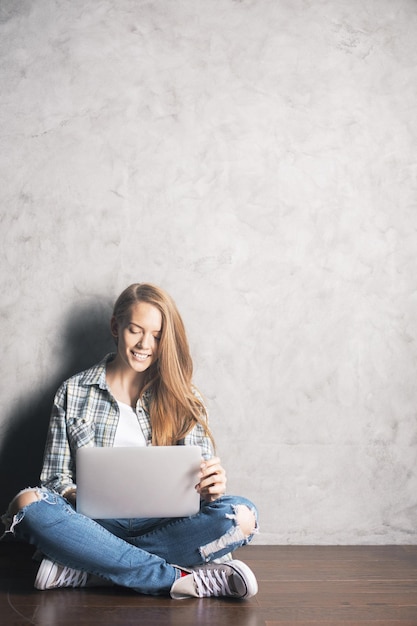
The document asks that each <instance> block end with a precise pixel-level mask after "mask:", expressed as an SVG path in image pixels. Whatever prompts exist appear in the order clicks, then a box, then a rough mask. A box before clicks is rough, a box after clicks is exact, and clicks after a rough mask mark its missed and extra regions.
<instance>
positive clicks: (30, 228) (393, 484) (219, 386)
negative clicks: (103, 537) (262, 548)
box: [0, 0, 417, 544]
mask: <svg viewBox="0 0 417 626" xmlns="http://www.w3.org/2000/svg"><path fill="white" fill-rule="evenodd" d="M0 85H1V91H0V136H1V145H0V186H1V189H0V198H1V204H0V217H1V236H2V240H1V241H2V245H1V250H0V255H1V265H0V281H1V317H0V330H1V345H2V354H1V356H2V358H1V378H0V380H1V391H0V404H1V407H0V480H1V498H2V505H3V506H4V505H5V504H6V503H7V501H8V500H9V499H10V497H11V496H12V495H13V493H14V492H15V491H16V490H17V489H19V488H21V487H25V486H26V485H28V484H33V483H35V482H36V480H37V477H38V473H39V469H40V464H41V459H42V450H43V444H44V437H45V432H46V427H47V422H48V417H49V407H50V403H51V401H52V396H53V393H54V391H55V389H56V387H57V386H58V384H59V383H60V382H61V381H62V380H63V379H64V378H66V377H67V376H68V375H70V374H72V373H75V372H76V371H79V370H80V369H83V368H84V367H87V366H89V365H91V364H93V363H94V362H96V361H97V360H98V359H99V358H101V356H103V355H104V354H105V353H106V352H107V351H108V350H111V349H112V342H111V340H110V334H109V332H108V320H109V317H110V312H111V304H112V302H113V300H114V298H115V297H116V296H117V295H118V294H119V292H120V291H121V290H122V289H123V288H124V287H125V286H127V285H128V284H130V283H131V282H136V281H152V282H155V283H157V284H159V285H161V286H162V287H164V288H165V289H167V290H168V291H169V292H170V293H171V294H172V295H173V296H174V298H175V300H176V301H177V304H178V306H179V308H180V310H181V311H182V313H183V317H184V320H185V323H186V325H187V328H188V333H189V340H190V344H191V347H192V352H193V356H194V361H195V382H196V384H197V385H198V386H199V388H200V389H201V391H202V392H203V393H204V394H205V396H206V399H207V403H208V406H209V410H210V416H211V425H212V428H213V430H214V433H215V435H216V439H217V444H218V453H219V455H220V457H221V458H222V461H223V464H224V465H225V467H226V469H227V470H228V476H229V491H231V492H235V493H239V494H241V495H246V496H247V497H249V498H251V499H253V500H254V501H255V502H256V503H257V505H258V507H259V510H260V520H261V534H260V535H259V536H258V537H257V539H256V541H257V542H258V543H264V544H268V543H271V544H281V543H291V544H310V543H315V544H335V543H341V544H344V543H346V544H352V543H359V544H361V543H362V544H367V543H377V544H384V543H416V541H417V507H416V502H417V478H416V439H417V426H416V412H417V376H416V375H417V350H416V336H417V319H416V313H417V254H416V250H417V2H416V1H415V0H395V1H393V0H367V1H366V2H364V1H363V0H316V1H312V0H241V1H232V0H175V1H174V0H173V1H168V0H149V1H141V0H117V2H116V0H113V1H111V0H71V2H68V1H66V0H1V1H0Z"/></svg>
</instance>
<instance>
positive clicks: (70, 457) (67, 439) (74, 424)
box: [40, 354, 214, 493]
mask: <svg viewBox="0 0 417 626" xmlns="http://www.w3.org/2000/svg"><path fill="white" fill-rule="evenodd" d="M112 358H114V355H113V354H108V355H107V356H106V357H105V358H104V359H103V360H102V361H101V362H100V363H98V364H97V365H95V366H93V367H91V368H90V369H88V370H85V371H84V372H81V373H79V374H76V375H75V376H72V377H71V378H69V379H68V380H66V381H65V382H64V383H63V384H62V385H61V387H60V388H59V389H58V391H57V393H56V395H55V399H54V404H53V408H52V414H51V420H50V424H49V431H48V436H47V440H46V446H45V455H44V461H43V468H42V472H41V477H40V480H41V485H42V486H44V487H48V488H49V489H52V490H54V491H57V492H58V493H63V492H64V491H65V490H66V489H67V488H69V487H73V486H75V485H76V480H77V479H76V468H75V453H76V450H77V449H78V448H80V447H82V446H98V447H105V446H113V442H114V437H115V434H116V429H117V424H118V421H119V407H118V404H117V401H116V400H115V398H114V397H113V396H112V394H111V392H110V390H109V388H108V386H107V382H106V363H107V362H108V361H109V360H111V359H112ZM149 394H150V392H145V394H144V396H143V398H142V400H138V403H137V406H136V415H137V417H138V421H139V424H140V427H141V429H142V432H143V435H144V437H145V441H146V445H150V444H151V440H152V429H151V423H150V417H149V412H148V410H147V406H148V401H149ZM181 443H182V444H184V445H198V446H200V448H201V454H202V456H203V457H204V458H205V459H209V458H211V457H212V456H213V454H214V451H213V447H212V444H211V441H210V439H209V437H207V435H206V434H205V433H204V429H203V428H202V426H200V425H199V424H197V425H196V426H195V427H194V428H193V430H192V431H191V432H190V433H188V435H187V436H186V437H185V438H184V439H183V440H182V442H181Z"/></svg>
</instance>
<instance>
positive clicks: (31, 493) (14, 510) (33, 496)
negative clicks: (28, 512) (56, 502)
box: [1, 487, 45, 539]
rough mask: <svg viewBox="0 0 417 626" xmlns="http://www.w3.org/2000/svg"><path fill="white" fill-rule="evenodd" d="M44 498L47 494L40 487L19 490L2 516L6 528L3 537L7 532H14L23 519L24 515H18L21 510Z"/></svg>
mask: <svg viewBox="0 0 417 626" xmlns="http://www.w3.org/2000/svg"><path fill="white" fill-rule="evenodd" d="M44 498H45V494H44V492H43V491H42V489H40V488H39V487H28V488H27V489H22V491H19V493H18V494H17V495H16V496H15V497H14V498H13V500H12V501H11V502H10V504H9V507H8V509H7V512H6V513H5V514H4V515H2V516H1V521H2V523H3V525H4V526H5V529H6V530H5V532H4V535H2V537H1V539H2V538H3V537H4V536H5V535H6V534H7V533H13V529H14V527H15V526H16V524H18V523H19V522H20V520H21V519H22V516H18V513H19V511H21V510H22V509H23V508H25V507H27V506H29V505H30V504H33V503H34V502H38V501H39V500H42V499H44Z"/></svg>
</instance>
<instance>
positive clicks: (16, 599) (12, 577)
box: [0, 542, 417, 626]
mask: <svg viewBox="0 0 417 626" xmlns="http://www.w3.org/2000/svg"><path fill="white" fill-rule="evenodd" d="M32 552H33V550H32V548H30V547H29V546H26V545H24V544H18V543H12V542H3V543H0V623H1V624H2V625H4V626H23V625H27V624H35V625H36V626H55V625H59V626H61V625H62V626H74V625H79V626H93V625H97V626H98V625H100V626H114V625H120V626H129V625H130V624H132V625H133V624H135V625H140V626H151V625H154V626H155V624H164V625H168V626H188V625H196V624H198V625H202V626H203V625H207V626H208V625H210V626H232V625H233V626H290V625H291V626H294V625H296V626H301V625H302V626H314V625H315V626H318V625H320V626H365V625H373V626H375V625H379V626H400V625H401V626H417V546H248V547H246V548H243V549H242V550H239V551H238V552H237V553H236V555H235V556H236V557H237V558H241V559H242V560H244V561H245V562H246V563H247V564H248V565H249V566H250V567H252V569H253V570H254V571H255V573H256V575H257V578H258V582H259V593H258V595H257V596H255V597H254V598H251V599H250V600H248V601H246V602H242V601H237V600H227V599H203V600H197V599H190V600H182V601H175V600H171V599H170V598H164V597H150V596H141V595H138V594H135V593H133V592H130V591H128V590H125V589H122V588H116V587H108V588H105V587H103V588H94V589H93V588H90V589H60V590H56V591H43V592H42V591H37V590H35V589H34V588H33V580H34V576H35V574H36V570H37V567H38V565H37V564H36V563H35V562H33V561H32V559H31V555H32Z"/></svg>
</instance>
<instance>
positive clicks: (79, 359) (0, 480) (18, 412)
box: [0, 301, 115, 530]
mask: <svg viewBox="0 0 417 626" xmlns="http://www.w3.org/2000/svg"><path fill="white" fill-rule="evenodd" d="M110 316H111V304H110V303H109V302H106V301H104V302H103V301H101V302H99V303H98V302H95V303H91V304H90V305H89V306H88V307H83V308H79V307H77V309H76V310H74V311H72V312H70V314H69V316H68V320H67V323H66V325H65V322H64V328H65V330H64V334H63V338H62V342H63V345H62V348H60V353H61V355H62V363H61V369H60V371H59V372H58V373H57V372H53V371H52V368H51V374H50V378H49V379H48V380H47V381H46V382H45V384H44V386H43V387H41V388H39V389H36V390H33V389H24V390H23V394H22V396H23V398H22V401H21V402H20V403H19V406H18V407H17V408H14V410H13V411H12V412H11V413H10V414H9V415H8V416H6V421H5V424H6V432H5V434H4V436H3V437H2V442H1V448H0V514H1V513H3V512H4V511H5V510H6V508H7V506H8V503H9V502H10V500H11V499H12V498H13V497H14V495H16V493H17V492H18V491H19V490H20V489H23V488H24V487H28V486H36V485H37V484H39V475H40V471H41V468H42V460H43V451H44V445H45V439H46V433H47V429H48V424H49V418H50V413H51V407H52V402H53V398H54V395H55V392H56V390H57V389H58V387H59V385H60V384H61V383H62V382H63V381H64V380H66V379H67V378H69V377H70V376H71V375H73V374H76V373H77V372H80V371H82V370H84V369H86V368H88V367H90V366H91V365H94V364H95V363H97V362H98V361H100V360H101V359H102V358H103V357H104V356H105V354H107V353H108V352H113V351H114V349H115V346H114V343H113V339H112V337H111V334H110V326H109V324H110ZM0 530H1V528H0Z"/></svg>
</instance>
